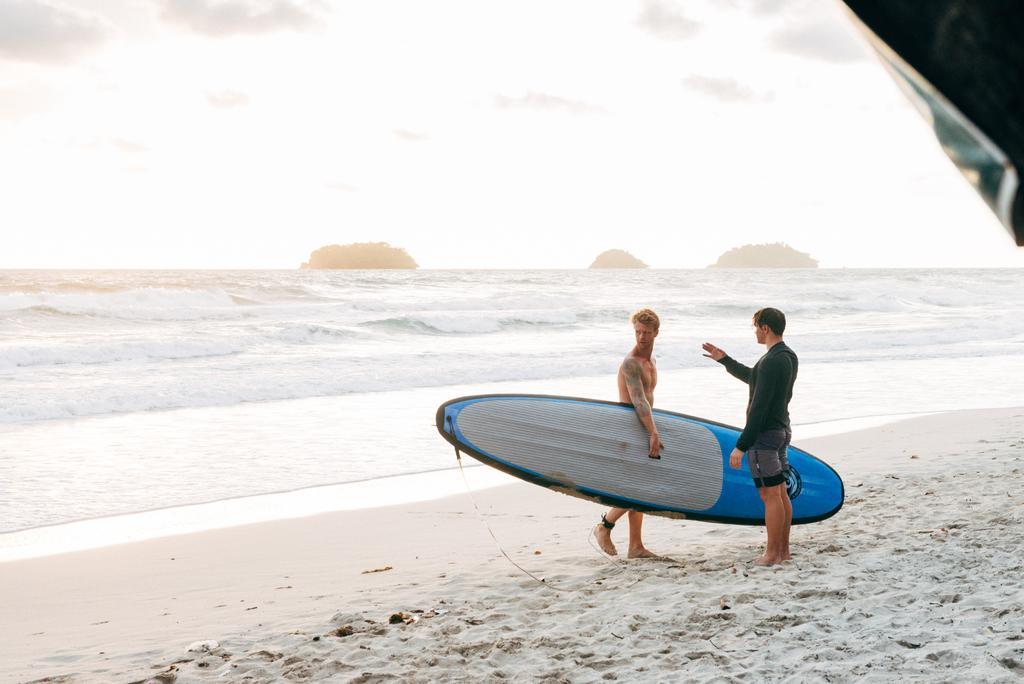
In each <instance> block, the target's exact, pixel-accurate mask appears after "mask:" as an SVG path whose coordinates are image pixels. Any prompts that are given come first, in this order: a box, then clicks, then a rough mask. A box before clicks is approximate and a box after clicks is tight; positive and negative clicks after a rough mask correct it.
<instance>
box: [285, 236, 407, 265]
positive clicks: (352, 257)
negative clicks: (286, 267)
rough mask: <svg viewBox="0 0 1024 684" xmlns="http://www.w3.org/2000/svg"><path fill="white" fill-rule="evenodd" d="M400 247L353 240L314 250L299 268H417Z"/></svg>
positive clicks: (384, 243)
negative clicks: (347, 243) (346, 243)
mask: <svg viewBox="0 0 1024 684" xmlns="http://www.w3.org/2000/svg"><path fill="white" fill-rule="evenodd" d="M418 267H419V265H418V264H417V263H416V261H415V259H413V258H412V257H411V256H409V253H408V252H406V251H405V250H404V249H402V248H401V247H392V246H391V245H389V244H388V243H386V242H353V243H352V244H349V245H327V246H325V247H321V248H320V249H317V250H314V251H313V252H312V253H311V254H310V255H309V261H307V262H306V263H304V264H302V266H300V267H299V268H418Z"/></svg>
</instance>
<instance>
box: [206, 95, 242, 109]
mask: <svg viewBox="0 0 1024 684" xmlns="http://www.w3.org/2000/svg"><path fill="white" fill-rule="evenodd" d="M206 101H207V102H209V103H210V104H211V105H212V106H214V107H216V108H218V109H235V108H236V107H245V106H247V105H248V104H249V96H248V95H246V94H245V93H240V92H238V91H236V90H221V91H219V92H216V93H206Z"/></svg>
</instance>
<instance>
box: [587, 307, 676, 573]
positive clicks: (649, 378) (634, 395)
mask: <svg viewBox="0 0 1024 684" xmlns="http://www.w3.org/2000/svg"><path fill="white" fill-rule="evenodd" d="M629 320H630V322H632V323H633V332H634V333H635V335H636V346H635V347H633V349H632V350H631V351H630V352H629V353H628V354H626V358H625V360H623V362H622V365H621V366H619V378H618V381H619V401H621V402H628V403H630V404H633V408H634V409H635V410H636V417H637V418H638V419H639V420H640V422H641V423H642V424H643V426H644V427H645V428H646V429H647V434H648V438H649V443H648V447H649V450H648V454H647V455H648V457H650V458H661V450H662V447H663V445H662V443H661V437H659V436H658V426H657V425H655V424H654V417H653V416H652V415H651V406H652V405H653V404H654V387H655V385H657V384H658V368H657V366H656V365H655V364H654V358H653V357H652V356H651V352H653V351H654V338H655V337H657V336H658V328H659V327H660V326H661V321H660V320H659V319H658V314H656V313H654V312H653V311H651V310H650V309H640V310H639V311H637V312H636V313H634V314H633V315H632V316H631V317H630V319H629ZM627 513H628V514H629V551H628V553H627V555H628V557H629V558H658V556H657V555H656V554H654V553H652V552H651V551H649V550H648V549H647V548H646V547H645V546H644V542H643V539H642V537H641V532H642V530H643V524H644V514H643V513H641V512H639V511H630V510H627V509H625V508H613V509H611V510H610V511H608V512H607V513H606V514H604V515H602V516H601V522H600V523H598V524H597V527H596V528H594V536H595V537H597V544H598V546H600V547H601V550H602V551H604V552H605V553H607V554H608V555H610V556H614V555H616V554H617V553H618V551H617V550H616V549H615V544H613V543H612V528H613V527H615V521H617V520H618V519H619V518H621V517H622V516H623V515H626V514H627Z"/></svg>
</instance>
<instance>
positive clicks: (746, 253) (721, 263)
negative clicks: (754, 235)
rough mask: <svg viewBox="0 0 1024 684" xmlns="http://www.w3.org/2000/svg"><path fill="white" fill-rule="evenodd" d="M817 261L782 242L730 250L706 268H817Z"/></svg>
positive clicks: (744, 246)
mask: <svg viewBox="0 0 1024 684" xmlns="http://www.w3.org/2000/svg"><path fill="white" fill-rule="evenodd" d="M817 267H818V260H817V259H813V258H811V255H810V254H808V253H806V252H801V251H799V250H796V249H793V248H792V247H790V246H789V245H787V244H786V243H784V242H775V243H772V244H770V245H768V244H765V245H743V246H742V247H736V248H734V249H730V250H729V251H728V252H726V253H725V254H723V255H722V256H720V257H718V261H717V262H716V263H714V264H712V265H711V266H709V267H708V268H817Z"/></svg>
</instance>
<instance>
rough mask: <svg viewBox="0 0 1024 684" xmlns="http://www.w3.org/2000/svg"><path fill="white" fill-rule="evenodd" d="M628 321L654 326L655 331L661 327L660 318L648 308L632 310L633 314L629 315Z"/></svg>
mask: <svg viewBox="0 0 1024 684" xmlns="http://www.w3.org/2000/svg"><path fill="white" fill-rule="evenodd" d="M629 322H630V323H632V324H634V325H636V324H637V323H640V324H642V325H646V326H649V327H651V328H654V330H655V331H657V330H658V329H659V328H660V327H661V319H660V318H658V314H656V313H654V312H653V311H651V310H650V309H637V310H636V311H634V312H633V315H632V316H630V317H629Z"/></svg>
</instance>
